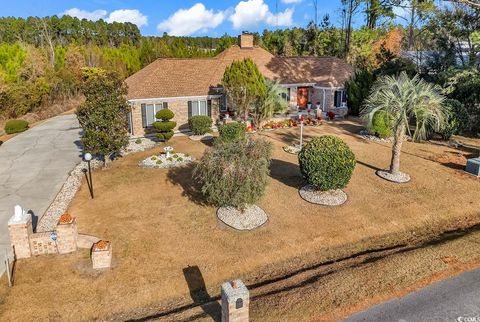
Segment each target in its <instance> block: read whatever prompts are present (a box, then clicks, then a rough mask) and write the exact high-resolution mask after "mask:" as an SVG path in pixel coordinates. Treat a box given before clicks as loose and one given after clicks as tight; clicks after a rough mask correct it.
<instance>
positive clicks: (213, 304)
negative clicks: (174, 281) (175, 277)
mask: <svg viewBox="0 0 480 322" xmlns="http://www.w3.org/2000/svg"><path fill="white" fill-rule="evenodd" d="M183 275H184V277H185V281H186V282H187V285H188V289H189V291H190V296H191V297H192V300H193V303H194V304H197V305H200V307H201V308H202V310H203V311H204V312H205V313H206V314H208V315H209V316H210V317H211V318H212V319H213V320H214V321H221V312H222V307H221V305H220V304H219V303H218V302H217V301H216V299H215V298H212V297H211V296H210V295H209V294H208V291H207V287H206V285H205V280H204V279H203V275H202V272H201V271H200V269H199V268H198V266H197V265H195V266H187V267H185V268H184V269H183Z"/></svg>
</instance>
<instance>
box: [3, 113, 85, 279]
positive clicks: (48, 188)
mask: <svg viewBox="0 0 480 322" xmlns="http://www.w3.org/2000/svg"><path fill="white" fill-rule="evenodd" d="M80 131H81V130H80V127H79V125H78V121H77V118H76V116H75V115H62V116H57V117H54V118H51V119H49V120H47V121H45V122H43V123H42V124H40V125H37V126H35V127H33V128H31V129H29V130H28V131H26V132H23V133H21V134H19V135H17V136H15V137H13V138H12V139H10V140H8V141H6V142H5V143H3V145H1V146H0V251H1V252H0V258H2V261H0V262H3V257H4V252H5V250H4V249H6V248H7V249H10V247H9V245H10V243H9V237H8V226H7V222H8V219H10V217H11V216H12V215H13V207H14V206H15V205H17V204H19V205H21V206H22V207H23V208H24V209H26V210H31V211H32V212H33V214H34V215H35V216H37V217H38V219H40V218H41V216H42V215H43V213H44V212H45V210H46V209H47V208H48V206H49V205H50V204H51V203H52V201H53V200H54V198H55V196H56V195H57V193H58V192H59V191H60V189H61V187H62V185H63V183H64V182H65V180H66V178H67V176H68V174H69V172H70V171H71V170H72V169H73V168H74V167H75V165H76V164H78V163H79V162H80V161H81V148H80V145H79V144H80V143H79V142H80V141H79V139H80ZM34 220H35V219H34ZM3 266H4V265H0V275H1V274H2V272H3V270H4V267H3Z"/></svg>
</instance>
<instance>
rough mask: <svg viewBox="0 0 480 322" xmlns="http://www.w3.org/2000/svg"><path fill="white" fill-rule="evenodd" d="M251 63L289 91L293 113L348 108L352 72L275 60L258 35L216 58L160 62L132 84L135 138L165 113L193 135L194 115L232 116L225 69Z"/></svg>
mask: <svg viewBox="0 0 480 322" xmlns="http://www.w3.org/2000/svg"><path fill="white" fill-rule="evenodd" d="M244 58H251V59H252V60H253V61H254V62H255V63H256V64H257V66H258V68H259V70H260V72H261V73H262V74H263V75H264V76H265V77H266V78H267V79H270V80H275V81H278V82H279V83H280V84H281V85H282V86H284V87H286V88H287V93H288V94H287V95H285V99H286V100H287V101H288V102H289V106H290V110H291V111H297V109H298V110H302V109H307V108H308V106H309V103H311V104H312V108H315V106H316V105H317V103H318V104H319V105H320V107H321V108H322V110H323V111H327V110H331V109H334V108H338V107H342V106H343V107H345V106H346V94H345V89H344V83H345V81H346V80H347V79H348V78H349V77H350V75H351V74H352V71H353V69H352V67H351V66H350V65H348V64H347V63H346V62H345V61H344V60H342V59H338V58H334V57H275V56H273V55H272V54H271V53H269V52H268V51H266V50H265V49H263V48H260V47H256V46H254V45H253V35H251V34H246V33H244V34H242V35H241V36H239V46H233V47H230V48H229V49H227V50H225V51H224V52H222V53H221V54H219V55H218V56H216V57H214V58H194V59H184V58H165V59H158V60H156V61H154V62H153V63H151V64H150V65H148V66H146V67H145V68H143V69H142V70H140V71H138V72H137V73H135V74H133V75H132V76H130V77H129V78H127V80H126V83H127V85H128V96H127V99H128V101H129V103H130V105H131V107H132V111H131V114H130V117H129V124H130V132H131V133H132V134H133V135H134V136H142V135H144V134H145V133H148V129H149V128H150V126H151V125H152V123H153V122H155V114H156V112H157V111H158V110H159V109H163V108H169V109H171V110H172V111H173V112H174V113H175V119H174V120H175V121H176V122H177V128H176V130H179V131H186V130H188V119H189V118H190V117H191V116H193V115H208V116H211V117H212V118H213V119H214V120H217V119H218V118H219V117H220V114H222V113H225V112H227V111H229V107H228V104H227V100H226V98H225V95H224V93H223V88H222V86H221V82H222V78H223V73H224V71H225V68H226V67H227V66H229V65H230V64H231V63H232V62H233V61H235V60H241V59H244Z"/></svg>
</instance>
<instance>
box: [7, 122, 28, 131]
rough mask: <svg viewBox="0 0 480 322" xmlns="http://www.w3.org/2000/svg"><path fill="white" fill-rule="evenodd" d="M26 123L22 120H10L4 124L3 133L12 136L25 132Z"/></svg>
mask: <svg viewBox="0 0 480 322" xmlns="http://www.w3.org/2000/svg"><path fill="white" fill-rule="evenodd" d="M27 129H28V122H27V121H24V120H10V121H7V123H5V133H7V134H14V133H20V132H23V131H26V130H27Z"/></svg>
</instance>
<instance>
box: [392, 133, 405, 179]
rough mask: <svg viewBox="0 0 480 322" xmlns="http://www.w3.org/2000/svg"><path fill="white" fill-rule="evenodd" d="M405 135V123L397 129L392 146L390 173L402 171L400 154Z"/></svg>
mask: <svg viewBox="0 0 480 322" xmlns="http://www.w3.org/2000/svg"><path fill="white" fill-rule="evenodd" d="M404 136H405V125H403V124H402V125H399V126H398V127H397V128H396V129H395V135H394V137H393V146H392V161H391V162H390V173H391V174H396V173H398V172H400V154H401V153H402V144H403V138H404Z"/></svg>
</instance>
